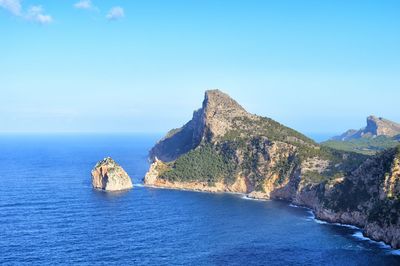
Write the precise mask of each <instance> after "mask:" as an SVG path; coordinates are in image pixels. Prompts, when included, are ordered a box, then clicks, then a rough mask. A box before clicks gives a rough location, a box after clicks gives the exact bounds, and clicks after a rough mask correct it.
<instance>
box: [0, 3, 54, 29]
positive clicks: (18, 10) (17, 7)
mask: <svg viewBox="0 0 400 266" xmlns="http://www.w3.org/2000/svg"><path fill="white" fill-rule="evenodd" d="M0 7H2V8H4V9H5V10H7V11H8V12H10V13H11V14H12V15H14V16H16V17H20V18H22V19H25V20H28V21H32V22H35V23H39V24H49V23H51V22H53V18H52V17H51V16H50V15H48V14H45V12H44V9H43V7H42V6H31V7H30V8H29V9H28V10H27V11H26V12H23V11H22V5H21V1H20V0H0Z"/></svg>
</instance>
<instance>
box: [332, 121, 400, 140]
mask: <svg viewBox="0 0 400 266" xmlns="http://www.w3.org/2000/svg"><path fill="white" fill-rule="evenodd" d="M399 134H400V124H398V123H395V122H393V121H390V120H387V119H384V118H382V117H376V116H373V115H371V116H369V117H367V126H366V127H365V128H362V129H360V130H354V129H351V130H348V131H347V132H345V133H344V134H342V135H340V136H337V137H333V138H332V140H340V141H348V140H352V139H360V138H366V137H367V138H368V137H377V136H386V137H395V136H397V135H399Z"/></svg>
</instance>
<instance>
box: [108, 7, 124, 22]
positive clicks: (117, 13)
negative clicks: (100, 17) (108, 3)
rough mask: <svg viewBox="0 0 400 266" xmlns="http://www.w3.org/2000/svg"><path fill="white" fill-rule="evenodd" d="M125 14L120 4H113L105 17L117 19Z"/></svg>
mask: <svg viewBox="0 0 400 266" xmlns="http://www.w3.org/2000/svg"><path fill="white" fill-rule="evenodd" d="M124 16H125V13H124V9H123V8H122V7H120V6H115V7H113V8H111V9H110V11H108V14H107V16H106V18H107V19H108V20H118V19H121V18H123V17H124Z"/></svg>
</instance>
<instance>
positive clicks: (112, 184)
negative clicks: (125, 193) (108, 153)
mask: <svg viewBox="0 0 400 266" xmlns="http://www.w3.org/2000/svg"><path fill="white" fill-rule="evenodd" d="M92 185H93V187H94V188H96V189H101V190H105V191H119V190H126V189H130V188H132V187H133V185H132V181H131V178H130V177H129V175H128V174H127V173H126V172H125V170H124V169H122V167H121V166H120V165H119V164H117V163H116V162H115V161H114V160H113V159H111V158H110V157H107V158H104V159H103V160H101V161H99V162H98V163H97V164H96V165H95V167H94V168H93V170H92Z"/></svg>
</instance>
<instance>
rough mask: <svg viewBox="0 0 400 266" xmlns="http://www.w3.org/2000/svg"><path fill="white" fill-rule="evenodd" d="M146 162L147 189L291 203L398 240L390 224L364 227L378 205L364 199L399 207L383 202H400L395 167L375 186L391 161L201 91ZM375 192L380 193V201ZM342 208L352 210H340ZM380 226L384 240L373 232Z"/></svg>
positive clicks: (214, 94)
mask: <svg viewBox="0 0 400 266" xmlns="http://www.w3.org/2000/svg"><path fill="white" fill-rule="evenodd" d="M382 156H383V155H382ZM150 157H151V159H152V160H153V164H152V165H151V167H150V170H149V172H148V173H147V174H146V177H145V179H144V181H145V184H147V185H151V186H158V187H167V188H176V189H190V190H199V191H210V192H239V193H246V194H248V196H250V197H254V198H264V199H269V198H272V199H284V200H288V201H293V202H295V203H297V204H300V205H304V206H308V207H310V208H313V209H314V210H315V212H316V214H317V215H318V217H320V218H323V219H326V220H330V221H337V222H348V223H352V224H356V225H359V226H362V227H363V228H365V229H366V232H367V234H368V235H370V236H373V237H376V239H382V240H384V241H386V242H387V243H391V244H392V245H393V246H397V245H398V243H397V242H396V241H394V242H393V239H394V238H396V237H397V236H398V235H397V234H396V233H395V232H394V231H393V230H392V229H390V230H389V229H386V228H398V224H397V223H396V222H395V223H390V225H388V227H385V226H383V225H381V224H380V223H373V222H369V223H365V222H362V221H364V220H365V219H367V218H368V219H369V217H370V215H371V213H373V209H374V206H375V205H374V204H378V203H376V201H370V200H368V199H369V198H373V199H377V198H379V202H380V204H383V205H384V206H386V207H387V208H389V209H391V208H392V207H393V208H395V209H396V208H397V209H398V207H395V206H397V205H393V204H395V203H393V202H392V198H390V200H389V201H390V203H389V201H387V200H386V199H387V197H388V196H387V195H395V197H398V196H399V191H398V187H399V185H398V181H397V180H398V177H396V176H397V175H396V173H398V172H397V171H398V170H396V169H397V168H396V167H394V168H393V169H394V170H393V171H392V173H394V174H391V175H390V177H387V178H386V179H385V180H387V181H382V182H381V181H378V180H383V179H382V178H383V176H384V174H383V173H386V172H384V171H385V170H387V169H388V168H387V164H385V163H384V162H386V163H387V162H389V165H391V162H392V160H391V157H390V156H389V155H388V157H384V156H383V157H382V159H381V160H380V161H379V159H377V158H374V159H369V160H367V158H368V157H366V156H364V155H360V154H355V153H349V152H341V151H337V150H333V149H330V148H327V147H323V146H319V145H318V144H316V143H315V142H314V141H312V140H310V139H308V138H307V137H305V136H304V135H302V134H300V133H298V132H297V131H294V130H292V129H290V128H288V127H285V126H283V125H281V124H279V123H278V122H276V121H274V120H272V119H269V118H264V117H260V116H257V115H253V114H250V113H248V112H246V111H245V110H244V109H243V107H241V106H240V105H239V104H238V103H237V102H236V101H234V100H233V99H231V98H230V97H229V96H228V95H226V94H224V93H222V92H220V91H218V90H213V91H207V92H206V94H205V98H204V101H203V105H202V108H201V109H199V110H198V111H196V112H194V115H193V118H192V120H191V121H189V122H188V123H187V124H186V125H184V126H183V127H182V128H180V129H177V130H174V131H171V132H170V133H168V134H167V136H166V137H165V138H164V139H162V140H161V141H160V142H158V143H157V144H156V145H155V146H154V148H153V149H152V150H151V152H150ZM362 162H364V164H362ZM360 165H363V166H362V167H360ZM385 167H386V168H385ZM365 174H367V176H366V175H365ZM382 184H386V185H384V186H383V187H381V185H382ZM360 190H362V192H363V193H359V192H360ZM350 191H351V192H350ZM382 191H383V192H382ZM385 191H386V192H385ZM382 193H386V194H382ZM381 194H382V195H386V196H382V197H383V198H385V197H386V198H385V199H384V200H383V199H381V198H380V197H381V196H380V195H381ZM354 195H356V196H354ZM354 197H356V198H355V199H354ZM390 197H393V196H390ZM347 203H352V204H353V203H354V204H353V205H351V206H350V207H348V206H345V205H344V206H342V205H341V204H347ZM397 209H396V211H397ZM371 217H372V216H371ZM393 219H394V218H393ZM379 221H386V218H380V219H379ZM378 227H379V230H381V231H382V232H384V234H386V235H387V236H386V237H385V236H382V234H381V233H377V232H379V230H377V229H376V228H378ZM368 228H372V229H368ZM375 229H376V230H375ZM378 236H379V237H378Z"/></svg>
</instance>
